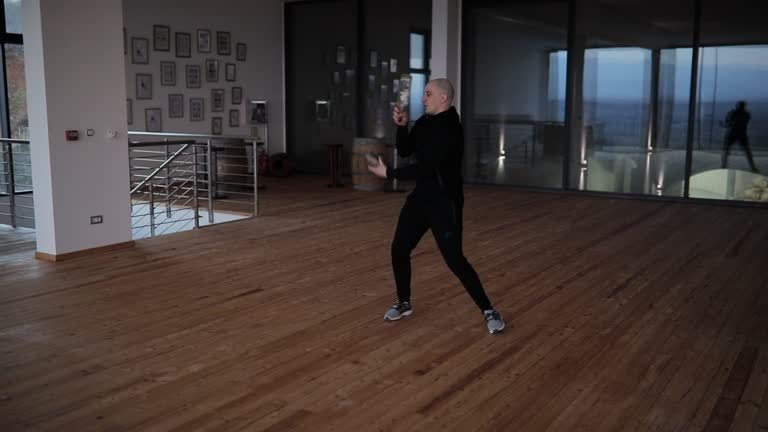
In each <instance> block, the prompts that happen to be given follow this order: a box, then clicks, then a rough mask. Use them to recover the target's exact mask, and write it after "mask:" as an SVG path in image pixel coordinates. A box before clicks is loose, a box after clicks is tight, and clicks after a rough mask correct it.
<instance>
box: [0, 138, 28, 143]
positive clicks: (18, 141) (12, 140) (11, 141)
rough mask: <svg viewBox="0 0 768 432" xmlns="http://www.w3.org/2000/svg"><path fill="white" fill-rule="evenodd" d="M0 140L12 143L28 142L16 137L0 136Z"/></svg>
mask: <svg viewBox="0 0 768 432" xmlns="http://www.w3.org/2000/svg"><path fill="white" fill-rule="evenodd" d="M0 142H7V143H13V144H29V140H28V139H16V138H0Z"/></svg>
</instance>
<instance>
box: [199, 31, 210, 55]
mask: <svg viewBox="0 0 768 432" xmlns="http://www.w3.org/2000/svg"><path fill="white" fill-rule="evenodd" d="M197 52H199V53H209V52H211V31H210V30H198V31H197Z"/></svg>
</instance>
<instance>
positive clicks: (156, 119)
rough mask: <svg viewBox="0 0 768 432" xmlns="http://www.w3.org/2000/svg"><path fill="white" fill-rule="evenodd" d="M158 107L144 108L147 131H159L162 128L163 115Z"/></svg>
mask: <svg viewBox="0 0 768 432" xmlns="http://www.w3.org/2000/svg"><path fill="white" fill-rule="evenodd" d="M162 113H163V112H162V110H161V109H160V108H147V109H145V110H144V120H145V121H146V129H147V132H160V131H161V130H162V129H163V115H162Z"/></svg>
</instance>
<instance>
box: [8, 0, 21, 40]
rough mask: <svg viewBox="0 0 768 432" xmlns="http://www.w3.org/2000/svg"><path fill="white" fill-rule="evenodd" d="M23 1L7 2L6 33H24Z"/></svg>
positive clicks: (12, 0) (11, 0)
mask: <svg viewBox="0 0 768 432" xmlns="http://www.w3.org/2000/svg"><path fill="white" fill-rule="evenodd" d="M23 29H24V25H23V20H22V14H21V0H5V31H6V32H8V33H23Z"/></svg>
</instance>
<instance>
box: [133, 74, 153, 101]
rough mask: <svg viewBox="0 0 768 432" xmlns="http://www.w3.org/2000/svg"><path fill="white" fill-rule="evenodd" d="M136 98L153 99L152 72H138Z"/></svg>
mask: <svg viewBox="0 0 768 432" xmlns="http://www.w3.org/2000/svg"><path fill="white" fill-rule="evenodd" d="M136 99H152V74H136Z"/></svg>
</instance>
